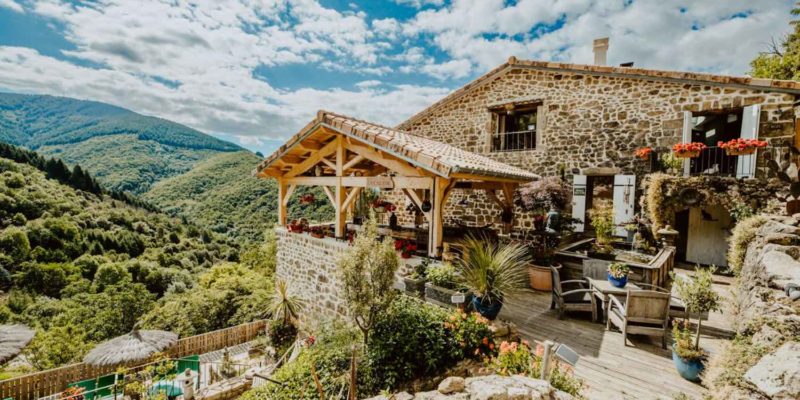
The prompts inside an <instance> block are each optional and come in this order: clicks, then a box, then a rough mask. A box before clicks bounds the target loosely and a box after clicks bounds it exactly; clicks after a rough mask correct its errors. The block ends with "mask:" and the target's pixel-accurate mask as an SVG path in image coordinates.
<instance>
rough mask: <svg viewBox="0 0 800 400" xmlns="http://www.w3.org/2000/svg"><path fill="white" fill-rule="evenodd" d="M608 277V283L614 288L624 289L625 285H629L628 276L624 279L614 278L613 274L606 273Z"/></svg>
mask: <svg viewBox="0 0 800 400" xmlns="http://www.w3.org/2000/svg"><path fill="white" fill-rule="evenodd" d="M606 276H608V281H609V282H610V283H611V285H613V286H614V287H618V288H620V289H622V288H624V287H625V285H627V284H628V275H625V276H623V277H622V278H614V277H613V276H611V274H609V273H606Z"/></svg>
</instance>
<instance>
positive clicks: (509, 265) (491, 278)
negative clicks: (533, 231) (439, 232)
mask: <svg viewBox="0 0 800 400" xmlns="http://www.w3.org/2000/svg"><path fill="white" fill-rule="evenodd" d="M462 248H463V249H464V254H463V255H462V258H461V260H459V262H458V264H457V268H458V269H457V271H458V276H459V278H460V280H461V282H462V283H463V284H464V286H466V287H468V288H470V289H471V290H472V291H473V292H475V296H477V297H478V298H479V299H480V301H481V302H484V303H487V304H495V303H501V304H502V302H503V298H504V297H505V296H507V295H509V294H512V293H514V292H518V291H520V290H521V289H523V288H525V287H527V286H528V272H527V265H528V263H529V259H528V255H527V250H526V249H525V247H524V246H522V245H520V244H517V243H509V244H493V243H491V242H489V241H488V240H484V239H478V238H475V237H468V238H467V239H465V240H464V241H463V242H462Z"/></svg>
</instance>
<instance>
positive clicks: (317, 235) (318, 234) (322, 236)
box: [311, 233, 325, 239]
mask: <svg viewBox="0 0 800 400" xmlns="http://www.w3.org/2000/svg"><path fill="white" fill-rule="evenodd" d="M311 237H315V238H317V239H322V238H324V237H325V235H324V234H322V233H312V234H311Z"/></svg>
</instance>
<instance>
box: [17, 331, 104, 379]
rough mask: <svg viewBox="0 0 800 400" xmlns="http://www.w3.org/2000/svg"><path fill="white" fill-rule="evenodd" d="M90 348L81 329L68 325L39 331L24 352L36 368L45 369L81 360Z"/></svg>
mask: <svg viewBox="0 0 800 400" xmlns="http://www.w3.org/2000/svg"><path fill="white" fill-rule="evenodd" d="M88 350H89V345H87V344H86V343H85V342H84V335H83V333H82V332H81V329H79V328H78V327H77V326H75V327H73V326H67V327H57V328H52V329H50V330H48V331H47V332H42V331H39V332H37V333H36V336H35V337H34V338H33V340H32V341H31V343H30V344H29V345H28V346H27V347H25V349H24V350H23V351H22V352H23V354H25V356H26V357H27V360H28V361H29V362H30V363H31V364H32V365H33V366H34V367H35V368H36V369H38V370H45V369H50V368H55V367H58V366H61V365H64V364H68V363H71V362H75V361H79V360H80V359H81V357H83V355H84V354H85V353H86V352H87V351H88Z"/></svg>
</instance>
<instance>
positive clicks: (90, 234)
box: [0, 158, 274, 369]
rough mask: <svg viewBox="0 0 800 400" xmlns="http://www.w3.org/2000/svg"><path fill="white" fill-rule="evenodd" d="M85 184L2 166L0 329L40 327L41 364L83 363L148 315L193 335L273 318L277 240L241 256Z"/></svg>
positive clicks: (34, 348)
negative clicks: (269, 308) (269, 312)
mask: <svg viewBox="0 0 800 400" xmlns="http://www.w3.org/2000/svg"><path fill="white" fill-rule="evenodd" d="M56 163H57V161H56ZM71 176H72V175H70V177H71ZM75 176H76V177H77V176H82V177H84V179H78V180H73V179H55V178H53V179H50V178H47V176H46V175H45V173H44V172H42V171H40V170H39V169H37V168H35V167H33V166H32V165H28V164H27V163H20V162H15V161H12V160H10V159H8V158H0V288H1V289H2V290H3V293H4V294H3V295H2V304H0V323H13V322H18V323H24V324H27V325H29V326H31V327H34V328H36V330H37V335H36V337H35V339H34V341H33V342H32V343H31V345H29V346H28V347H27V348H26V350H25V354H26V356H27V359H28V360H29V361H30V363H31V364H32V365H33V366H34V367H35V368H37V369H46V368H51V367H54V366H57V365H62V364H65V363H69V362H73V361H77V360H80V358H81V357H82V356H83V354H84V353H85V352H86V351H88V349H89V348H90V347H91V346H92V345H93V344H94V343H97V342H100V341H103V340H106V339H109V338H111V337H114V336H117V335H121V334H124V333H127V332H129V331H130V330H131V329H132V328H133V326H134V324H135V323H136V322H137V321H139V320H140V319H142V320H143V322H144V323H145V324H146V325H147V326H156V327H159V326H164V325H165V324H166V323H167V322H170V321H172V322H170V323H177V322H174V321H180V324H181V325H180V326H177V327H175V329H176V330H178V331H179V332H180V333H184V334H186V333H193V332H201V331H205V330H210V329H217V328H221V327H225V326H230V325H234V324H237V323H241V322H245V321H249V320H252V319H255V318H257V317H259V316H263V312H264V310H265V307H266V306H265V304H264V303H265V302H267V301H268V300H269V297H268V296H264V295H263V294H264V293H268V292H269V290H270V288H271V284H272V283H271V279H270V276H271V271H272V268H273V266H272V261H271V260H272V259H273V255H272V253H271V252H274V247H272V246H271V245H270V244H265V245H261V246H259V247H255V248H252V249H249V250H247V251H244V252H242V250H241V249H240V248H239V247H238V246H237V245H236V244H234V243H233V242H231V241H230V239H228V238H225V237H224V236H221V235H216V234H214V233H212V232H210V231H208V230H207V229H203V228H199V227H198V226H197V225H195V224H192V223H187V222H185V221H184V222H182V221H181V220H180V219H175V218H172V217H169V216H167V215H165V214H162V213H158V212H153V211H149V210H147V209H145V208H142V207H137V206H135V204H136V201H133V200H132V201H128V200H131V199H123V201H121V200H116V199H113V198H111V197H110V196H109V195H108V194H105V193H104V191H102V190H99V191H98V190H95V189H94V188H93V187H92V185H90V184H87V183H86V182H87V180H86V178H85V177H87V176H88V181H91V180H92V178H91V176H90V175H87V174H84V173H82V174H80V175H75ZM81 182H83V183H81ZM240 258H241V259H243V260H244V261H241V260H240ZM254 293H258V294H259V295H254ZM174 304H181V305H182V306H183V307H182V308H180V309H179V310H178V309H175V307H174V306H173V305H174ZM192 307H194V308H192ZM170 313H171V314H170ZM143 316H146V318H143ZM188 316H194V318H191V319H188ZM198 316H202V318H198ZM185 317H187V318H185ZM165 321H166V322H165Z"/></svg>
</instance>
